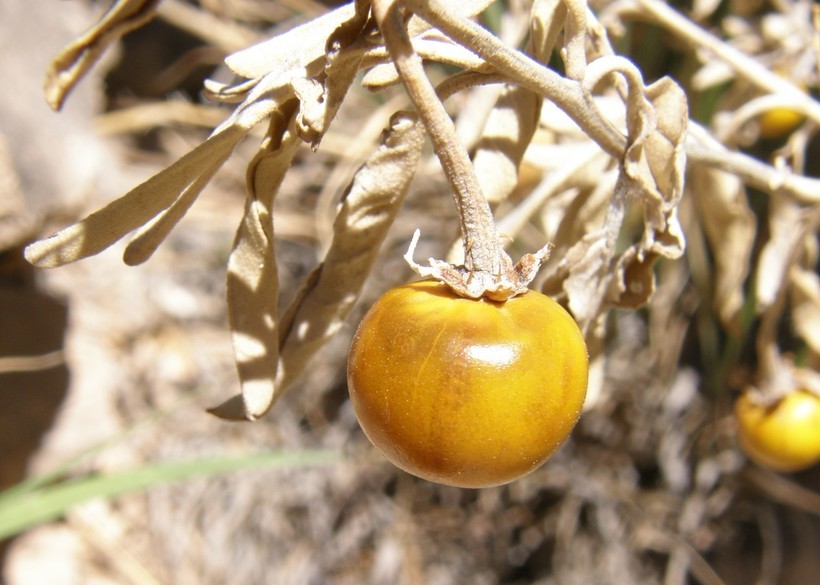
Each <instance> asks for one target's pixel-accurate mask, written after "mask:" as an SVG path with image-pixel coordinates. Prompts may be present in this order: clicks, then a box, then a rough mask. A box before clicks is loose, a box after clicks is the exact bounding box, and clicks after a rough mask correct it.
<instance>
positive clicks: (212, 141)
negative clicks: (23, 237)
mask: <svg viewBox="0 0 820 585" xmlns="http://www.w3.org/2000/svg"><path fill="white" fill-rule="evenodd" d="M247 132H248V129H246V128H242V127H240V126H230V127H228V128H226V129H225V130H224V131H222V132H219V133H217V134H214V135H213V136H211V137H210V138H209V139H208V140H206V141H205V142H203V143H202V144H200V145H199V146H198V147H196V148H195V149H194V150H192V151H191V152H189V153H188V154H186V155H185V156H183V157H182V158H181V159H179V160H178V161H177V162H175V163H174V164H173V165H171V166H170V167H168V168H167V169H165V170H164V171H162V172H160V173H159V174H157V175H154V176H153V177H151V178H150V179H148V180H147V181H145V182H144V183H142V184H140V185H139V186H137V187H135V188H134V189H132V190H131V191H129V192H128V193H126V194H125V195H123V196H122V197H120V198H119V199H116V200H114V201H112V202H111V203H109V204H108V205H106V206H105V207H103V208H102V209H100V210H98V211H96V212H94V213H92V214H91V215H89V216H88V217H86V218H85V219H83V220H81V221H79V222H78V223H76V224H73V225H71V226H69V227H67V228H65V229H63V230H61V231H59V232H57V233H56V234H54V235H52V236H51V237H49V238H47V239H45V240H40V241H37V242H34V243H33V244H30V245H29V246H28V247H27V248H26V252H25V253H26V259H27V260H28V261H29V262H31V263H32V264H34V265H35V266H38V267H41V268H54V267H56V266H62V265H63V264H68V263H70V262H75V261H77V260H80V259H82V258H87V257H89V256H93V255H94V254H98V253H100V252H101V251H103V250H105V249H106V248H108V247H109V246H111V245H112V244H113V243H114V242H116V241H117V240H119V239H121V238H122V237H124V236H125V235H126V234H128V233H130V232H132V231H134V230H135V229H137V228H139V227H141V226H143V225H145V224H146V223H148V222H149V221H151V220H153V219H154V218H155V217H156V216H157V215H159V214H160V213H162V212H163V211H165V210H166V209H168V208H169V207H171V206H172V205H173V204H174V203H175V202H176V201H177V200H178V199H179V198H180V197H185V196H186V195H185V193H186V191H188V192H189V193H191V191H189V189H191V186H192V185H195V186H196V187H199V188H201V187H202V186H204V182H207V180H208V179H210V178H211V177H212V176H213V174H214V173H215V172H216V171H217V169H218V168H219V166H220V165H221V164H222V163H223V162H224V161H225V160H226V159H227V158H228V156H230V154H231V152H232V151H233V149H234V147H235V146H236V145H237V144H238V143H239V141H240V140H241V139H242V138H243V137H244V136H245V134H246V133H247ZM200 179H204V182H202V181H200ZM181 194H182V195H181ZM193 194H196V188H194V193H193ZM171 216H172V217H173V216H174V214H171ZM169 219H170V218H169Z"/></svg>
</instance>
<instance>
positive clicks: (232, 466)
mask: <svg viewBox="0 0 820 585" xmlns="http://www.w3.org/2000/svg"><path fill="white" fill-rule="evenodd" d="M340 457H341V456H340V455H339V453H338V452H335V451H290V452H288V451H272V452H263V453H255V454H252V455H242V456H227V455H226V456H219V457H210V458H204V459H196V460H192V461H181V462H170V463H158V464H154V465H146V466H144V467H139V468H137V469H131V470H127V471H120V472H116V473H110V474H105V475H94V476H87V477H80V478H76V479H71V480H68V481H65V482H62V483H58V484H54V485H49V486H43V487H39V488H37V489H33V490H28V491H24V492H21V491H15V492H13V493H11V494H9V495H7V496H5V497H3V498H2V499H0V540H2V539H4V538H7V537H9V536H13V535H15V534H18V533H20V532H22V531H23V530H26V529H28V528H31V527H33V526H36V525H37V524H41V523H43V522H48V521H50V520H54V519H56V518H60V517H61V516H62V515H63V514H65V512H66V511H67V510H68V509H69V508H71V507H73V506H76V505H77V504H80V503H83V502H85V501H88V500H92V499H95V498H115V497H117V496H120V495H123V494H125V493H128V492H134V491H139V490H145V489H148V488H151V487H154V486H156V485H160V484H163V483H168V482H172V481H180V480H185V479H191V478H194V477H206V476H214V475H223V474H227V473H231V472H234V471H240V470H246V469H255V468H261V467H280V468H282V467H284V468H293V467H305V466H315V465H327V464H330V463H333V462H336V461H338V460H339V459H340Z"/></svg>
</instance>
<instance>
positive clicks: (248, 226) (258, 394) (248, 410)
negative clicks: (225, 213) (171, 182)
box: [210, 117, 301, 420]
mask: <svg viewBox="0 0 820 585" xmlns="http://www.w3.org/2000/svg"><path fill="white" fill-rule="evenodd" d="M283 125H284V123H283V122H282V120H281V119H279V118H278V117H277V118H274V119H273V120H272V121H271V124H270V127H269V130H268V132H269V133H268V136H267V137H266V138H265V140H264V142H263V143H262V145H261V148H260V150H259V152H258V153H257V155H256V157H255V158H254V160H253V161H251V163H250V165H249V166H248V174H247V182H248V196H247V198H246V200H245V213H244V215H243V217H242V223H241V224H240V226H239V229H238V230H237V233H236V239H235V240H234V246H233V251H232V252H231V256H230V258H229V260H228V281H227V298H228V316H229V320H230V325H231V334H232V338H233V346H234V354H235V359H236V367H237V370H238V372H239V380H240V383H241V386H242V395H241V400H239V399H236V398H234V399H231V400H229V401H228V402H226V403H223V404H222V405H220V406H217V407H216V408H213V409H211V410H210V412H211V413H212V414H215V415H217V416H219V417H222V418H228V419H232V420H236V419H240V420H241V419H247V420H256V419H257V418H259V417H260V416H262V415H263V414H264V413H265V412H267V410H268V409H269V408H270V406H271V404H272V403H273V400H274V378H275V376H276V370H277V364H278V358H279V334H278V329H277V328H278V321H277V314H276V311H277V302H278V286H279V281H278V278H277V274H276V256H275V250H274V238H273V219H272V212H273V200H274V198H275V197H276V194H277V193H278V191H279V187H280V185H281V184H282V180H283V179H284V177H285V173H286V172H287V170H288V168H289V167H290V165H291V163H292V161H293V157H294V156H295V155H296V152H297V150H298V148H299V145H300V144H301V142H300V140H299V139H298V137H297V136H296V134H295V132H293V131H290V132H286V131H285V130H284V129H283V128H282V126H283ZM240 406H241V408H239V407H240Z"/></svg>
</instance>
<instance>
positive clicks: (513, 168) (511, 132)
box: [473, 87, 541, 204]
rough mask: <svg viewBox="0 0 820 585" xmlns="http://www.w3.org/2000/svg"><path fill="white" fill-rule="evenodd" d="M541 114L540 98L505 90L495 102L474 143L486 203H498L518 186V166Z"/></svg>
mask: <svg viewBox="0 0 820 585" xmlns="http://www.w3.org/2000/svg"><path fill="white" fill-rule="evenodd" d="M540 114H541V98H540V97H538V96H537V95H535V94H534V93H532V92H530V91H528V90H526V89H521V88H515V87H508V88H505V90H504V92H503V93H502V94H501V96H500V97H499V99H498V102H497V103H496V105H495V107H494V108H493V110H492V111H491V112H490V116H489V118H488V119H487V123H486V124H485V125H484V132H483V134H482V136H481V138H480V140H479V141H478V143H477V144H476V152H475V156H474V157H473V165H474V167H475V170H476V175H477V177H478V182H479V183H480V184H481V189H482V191H483V193H484V196H485V197H486V198H487V200H488V201H489V202H490V203H491V204H493V203H499V202H501V201H503V200H505V199H506V198H507V197H508V196H509V195H510V193H512V191H513V189H515V186H516V185H517V184H518V166H519V165H520V164H521V159H522V158H523V156H524V151H525V150H526V149H527V146H528V145H529V144H530V141H531V140H532V137H533V134H534V133H535V129H536V128H537V126H538V119H539V117H540Z"/></svg>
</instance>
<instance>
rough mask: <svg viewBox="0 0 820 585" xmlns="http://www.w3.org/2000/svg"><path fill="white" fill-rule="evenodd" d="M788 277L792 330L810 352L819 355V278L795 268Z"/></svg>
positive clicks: (810, 272)
mask: <svg viewBox="0 0 820 585" xmlns="http://www.w3.org/2000/svg"><path fill="white" fill-rule="evenodd" d="M789 276H790V281H791V282H790V284H791V289H790V291H791V304H792V323H793V326H794V330H795V331H796V332H797V334H798V335H799V336H800V337H801V338H802V339H803V341H805V342H806V344H808V346H809V347H810V348H811V350H812V352H814V353H815V354H816V355H820V277H819V276H817V273H816V272H814V271H813V270H806V269H804V268H800V267H797V266H796V267H794V268H792V269H791V271H790V274H789Z"/></svg>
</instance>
